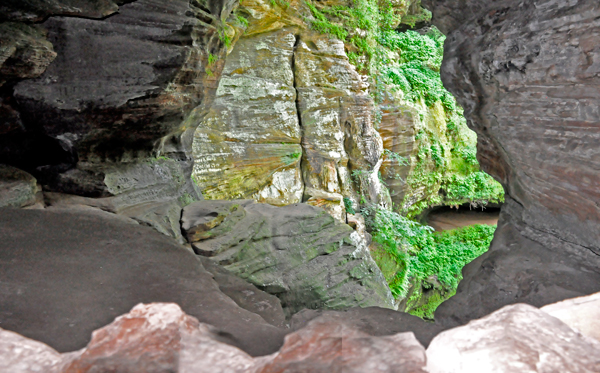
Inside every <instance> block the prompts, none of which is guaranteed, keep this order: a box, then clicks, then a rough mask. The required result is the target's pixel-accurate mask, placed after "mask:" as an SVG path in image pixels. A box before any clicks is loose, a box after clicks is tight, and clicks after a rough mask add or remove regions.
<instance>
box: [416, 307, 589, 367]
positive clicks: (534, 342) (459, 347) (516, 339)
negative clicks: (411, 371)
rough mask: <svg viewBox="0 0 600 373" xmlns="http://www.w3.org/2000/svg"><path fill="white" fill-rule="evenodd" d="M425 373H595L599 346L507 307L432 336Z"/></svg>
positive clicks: (554, 322) (558, 324) (548, 319)
mask: <svg viewBox="0 0 600 373" xmlns="http://www.w3.org/2000/svg"><path fill="white" fill-rule="evenodd" d="M427 362H428V363H427V368H428V369H429V372H430V373H482V372H486V373H512V372H519V373H542V372H544V373H553V372H569V373H597V372H600V343H598V342H596V341H595V340H592V339H591V338H586V337H584V336H582V335H581V334H579V333H578V332H576V331H574V330H573V329H571V328H570V327H569V326H567V325H566V324H564V323H563V322H562V321H560V320H558V319H557V318H554V317H552V316H550V315H548V314H546V313H545V312H543V311H540V310H539V309H537V308H535V307H533V306H529V305H526V304H515V305H511V306H506V307H504V308H501V309H500V310H498V311H496V312H494V313H492V314H490V315H488V316H486V317H484V318H482V319H479V320H474V321H471V322H470V323H469V324H467V325H465V326H461V327H458V328H454V329H450V330H447V331H445V332H443V333H441V334H439V335H438V336H436V337H435V338H434V339H433V341H432V342H431V344H430V345H429V348H428V349H427Z"/></svg>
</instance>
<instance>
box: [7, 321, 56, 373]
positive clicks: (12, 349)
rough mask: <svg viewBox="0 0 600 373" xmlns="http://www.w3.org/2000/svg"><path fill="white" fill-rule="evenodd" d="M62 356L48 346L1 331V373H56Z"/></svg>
mask: <svg viewBox="0 0 600 373" xmlns="http://www.w3.org/2000/svg"><path fill="white" fill-rule="evenodd" d="M61 361H62V356H61V355H60V354H59V353H58V352H57V351H55V350H54V349H52V348H51V347H49V346H48V345H46V344H44V343H41V342H38V341H34V340H32V339H29V338H25V337H23V336H22V335H20V334H17V333H13V332H11V331H8V330H4V329H0V372H10V373H31V372H41V373H54V372H56V371H57V368H58V367H59V366H60V363H61Z"/></svg>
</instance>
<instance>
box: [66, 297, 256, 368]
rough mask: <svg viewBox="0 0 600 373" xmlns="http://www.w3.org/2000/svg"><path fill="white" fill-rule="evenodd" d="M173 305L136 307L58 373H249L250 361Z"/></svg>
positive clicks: (97, 335) (103, 330) (95, 337)
mask: <svg viewBox="0 0 600 373" xmlns="http://www.w3.org/2000/svg"><path fill="white" fill-rule="evenodd" d="M218 333H219V331H218V330H215V328H213V327H211V326H210V325H206V324H202V323H199V322H198V320H197V319H196V318H194V317H191V316H188V315H187V314H185V313H184V312H183V311H182V310H181V308H179V306H178V305H176V304H173V303H153V304H139V305H137V306H135V307H134V308H133V309H132V310H131V311H130V312H129V313H127V314H125V315H123V316H119V317H117V318H116V319H115V321H113V322H112V323H111V324H109V325H107V326H105V327H103V328H101V329H98V330H96V331H94V333H93V335H92V340H91V341H90V343H89V344H88V345H87V347H86V348H85V349H83V350H82V351H80V352H78V353H77V355H78V356H74V357H67V358H66V359H65V360H66V361H65V362H63V365H64V366H63V368H62V369H61V372H64V373H69V372H73V373H75V372H78V373H79V372H96V371H117V372H135V371H137V372H142V371H143V372H156V373H159V372H180V373H184V372H186V373H188V372H189V373H192V372H206V373H208V372H211V373H212V372H217V373H218V372H247V371H252V370H251V369H249V368H251V367H252V365H253V363H254V362H253V359H252V357H250V355H248V354H246V353H244V352H243V351H241V350H239V349H238V348H236V347H233V346H230V345H227V344H225V343H222V342H220V341H219V336H218V335H217V334H218Z"/></svg>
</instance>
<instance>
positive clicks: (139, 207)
mask: <svg viewBox="0 0 600 373" xmlns="http://www.w3.org/2000/svg"><path fill="white" fill-rule="evenodd" d="M236 6H237V3H235V2H211V1H199V2H196V1H193V2H191V1H189V0H175V1H169V2H166V3H165V2H162V1H155V0H139V1H109V0H107V1H101V2H94V3H93V4H91V3H90V2H86V1H78V0H69V1H59V0H57V1H50V2H40V1H28V2H17V1H9V2H7V3H6V2H5V3H3V5H2V9H3V11H2V18H7V19H8V20H10V21H11V22H5V23H2V24H1V25H0V39H1V40H2V43H0V44H2V47H1V48H0V82H5V81H6V83H5V84H4V86H3V87H2V90H1V92H0V113H1V114H6V115H2V118H1V119H0V133H1V134H2V138H0V162H2V163H6V164H10V165H13V166H17V167H19V168H21V169H24V170H26V171H28V172H29V173H31V174H32V175H33V176H35V177H36V178H37V179H38V180H39V181H40V183H41V185H42V186H43V188H44V189H45V190H46V191H50V192H60V193H69V194H75V195H80V196H85V197H93V198H97V197H107V198H110V197H113V196H115V197H116V198H113V199H111V200H110V201H109V202H101V203H104V204H106V203H110V204H112V205H114V206H115V208H114V209H115V210H118V211H123V210H127V211H124V212H123V214H124V215H126V216H132V217H135V218H136V219H138V220H139V221H140V222H143V223H144V224H148V225H152V226H154V227H155V228H157V229H158V230H159V231H161V232H163V233H166V234H169V235H172V236H174V237H177V238H180V237H181V236H180V235H179V233H178V229H174V228H175V227H176V225H177V221H178V215H179V214H180V210H181V206H183V205H185V204H187V203H189V202H191V201H193V200H197V199H199V198H200V196H201V195H200V191H199V190H198V189H197V187H196V186H195V185H194V184H193V183H192V182H191V180H190V178H189V175H190V173H191V167H192V160H191V156H190V155H191V154H190V149H191V135H192V133H193V129H189V128H186V127H185V123H184V118H185V117H186V116H187V115H188V114H189V112H190V111H191V110H192V109H193V108H194V107H195V106H197V105H198V104H199V103H200V102H207V101H210V99H211V98H212V97H213V93H212V92H213V91H214V89H216V82H217V81H218V76H219V74H220V70H221V68H222V67H223V62H222V61H217V62H216V63H213V61H212V59H213V58H215V57H218V58H221V59H222V57H223V56H225V54H226V53H227V51H228V49H227V47H228V45H230V43H231V41H232V40H233V39H235V38H236V35H238V34H239V33H240V32H241V30H242V28H243V25H241V24H240V22H239V20H238V19H237V18H236V17H235V16H233V15H231V12H232V10H233V9H234V8H235V7H236ZM117 10H118V13H117ZM109 15H111V16H110V17H108V18H104V17H106V16H109ZM48 16H50V17H49V18H48ZM230 16H231V17H230ZM97 18H102V19H97ZM41 21H43V23H40V24H31V22H41ZM46 38H47V39H46ZM209 65H210V66H209ZM186 131H187V132H186ZM138 181H139V182H138ZM90 203H92V202H90ZM162 216H167V219H163V218H162Z"/></svg>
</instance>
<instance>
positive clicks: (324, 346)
mask: <svg viewBox="0 0 600 373" xmlns="http://www.w3.org/2000/svg"><path fill="white" fill-rule="evenodd" d="M425 362H426V357H425V349H424V348H423V346H422V345H421V344H420V343H419V342H418V341H417V339H416V338H415V336H414V334H413V333H410V332H408V333H398V334H393V335H389V336H384V337H374V336H371V335H369V334H367V333H365V332H362V331H360V330H358V329H356V328H355V327H354V326H353V325H352V324H351V323H347V321H346V320H345V318H344V316H343V315H338V316H337V317H329V318H318V319H315V320H313V321H311V322H310V323H309V324H308V325H306V326H305V327H304V328H302V329H300V330H298V331H296V332H294V333H291V334H288V335H287V336H286V337H285V343H284V345H283V347H282V348H281V350H280V351H279V352H278V353H277V354H274V355H273V357H271V358H270V360H268V361H267V362H266V363H265V364H264V366H262V367H261V368H260V369H259V370H258V371H259V372H263V373H275V372H298V373H300V372H315V373H329V372H335V373H342V372H345V373H362V372H382V373H383V372H389V373H392V372H394V373H409V372H410V373H425V372H426V370H425Z"/></svg>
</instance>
